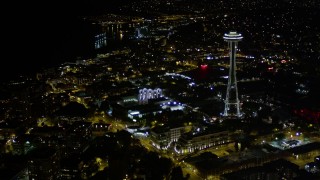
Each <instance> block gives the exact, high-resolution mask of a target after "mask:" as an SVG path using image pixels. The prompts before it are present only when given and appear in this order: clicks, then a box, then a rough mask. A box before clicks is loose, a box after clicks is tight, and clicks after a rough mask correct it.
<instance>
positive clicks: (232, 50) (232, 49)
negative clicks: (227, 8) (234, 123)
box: [223, 31, 243, 118]
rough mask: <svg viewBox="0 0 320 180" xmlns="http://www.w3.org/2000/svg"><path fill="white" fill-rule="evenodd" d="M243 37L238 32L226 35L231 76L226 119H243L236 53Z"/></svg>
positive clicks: (225, 112) (226, 102)
mask: <svg viewBox="0 0 320 180" xmlns="http://www.w3.org/2000/svg"><path fill="white" fill-rule="evenodd" d="M242 38H243V37H242V35H241V34H239V33H237V32H236V31H230V32H229V33H226V34H224V36H223V39H224V40H225V41H227V42H228V48H229V57H230V65H229V76H228V86H227V92H226V99H225V101H224V103H225V107H224V112H223V116H224V117H238V118H240V117H241V115H242V114H241V112H240V101H239V98H238V87H237V76H236V70H237V68H236V53H237V47H238V42H239V41H241V40H242Z"/></svg>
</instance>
